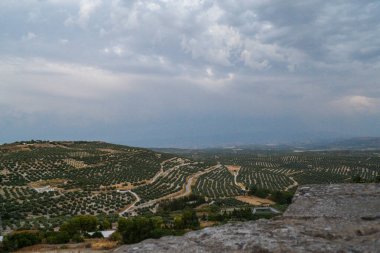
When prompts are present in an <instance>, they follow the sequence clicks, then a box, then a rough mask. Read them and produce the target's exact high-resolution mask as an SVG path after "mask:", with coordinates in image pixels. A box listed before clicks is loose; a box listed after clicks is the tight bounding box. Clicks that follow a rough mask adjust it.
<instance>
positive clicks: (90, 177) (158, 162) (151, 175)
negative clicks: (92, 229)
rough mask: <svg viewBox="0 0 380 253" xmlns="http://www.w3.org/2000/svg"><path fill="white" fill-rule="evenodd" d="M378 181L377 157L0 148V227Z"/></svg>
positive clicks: (79, 145)
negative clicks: (187, 200) (190, 198)
mask: <svg viewBox="0 0 380 253" xmlns="http://www.w3.org/2000/svg"><path fill="white" fill-rule="evenodd" d="M174 151H175V150H174ZM379 175H380V154H379V153H376V152H370V151H331V152H302V153H297V152H293V151H282V152H279V151H254V150H244V149H241V150H193V151H192V150H190V151H188V153H186V152H184V151H183V150H181V153H180V154H178V155H174V154H167V153H163V152H154V151H151V150H147V149H142V148H134V147H128V146H121V145H113V144H108V143H103V142H43V141H38V142H28V143H14V144H11V145H1V146H0V216H1V226H2V228H3V229H5V230H12V229H17V228H28V229H29V228H33V227H35V228H38V227H50V228H54V227H55V226H56V225H57V224H61V223H62V221H63V220H65V219H67V218H68V217H71V216H73V215H78V214H92V215H113V216H115V215H116V216H117V215H124V216H128V215H134V214H139V213H143V212H154V211H155V210H156V208H157V204H159V203H160V201H163V200H167V199H172V198H178V197H182V196H187V195H189V194H191V193H195V194H199V195H202V196H205V197H207V199H208V201H209V202H212V201H217V203H227V202H228V203H235V202H236V201H237V202H236V203H238V202H239V201H238V200H237V199H236V198H239V199H242V198H241V196H242V195H245V194H246V193H247V190H248V189H249V188H250V187H251V186H253V185H255V186H256V187H257V188H265V189H269V190H281V191H289V190H292V189H295V188H296V187H297V186H298V185H302V184H310V183H344V182H351V181H352V180H353V179H354V178H355V177H360V178H361V180H363V181H374V180H375V179H376V178H378V177H379ZM238 196H240V197H238ZM235 200H236V201H235Z"/></svg>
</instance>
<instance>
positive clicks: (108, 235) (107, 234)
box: [88, 230, 116, 238]
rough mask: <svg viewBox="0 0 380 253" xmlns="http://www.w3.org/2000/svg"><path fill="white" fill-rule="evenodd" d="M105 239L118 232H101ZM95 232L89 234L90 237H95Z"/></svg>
mask: <svg viewBox="0 0 380 253" xmlns="http://www.w3.org/2000/svg"><path fill="white" fill-rule="evenodd" d="M99 232H100V233H101V234H102V236H103V237H104V238H109V237H110V236H111V235H112V234H113V233H115V232H116V230H103V231H99ZM94 233H95V232H88V234H89V235H91V236H92V235H93V234H94Z"/></svg>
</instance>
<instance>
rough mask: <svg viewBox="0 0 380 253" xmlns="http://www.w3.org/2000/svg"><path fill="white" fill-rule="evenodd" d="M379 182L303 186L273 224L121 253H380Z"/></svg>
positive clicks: (240, 226) (146, 244)
mask: <svg viewBox="0 0 380 253" xmlns="http://www.w3.org/2000/svg"><path fill="white" fill-rule="evenodd" d="M379 249H380V184H340V185H308V186H303V187H299V189H298V190H297V192H296V195H295V198H294V200H293V204H292V205H290V207H289V208H288V210H287V211H286V212H285V213H284V215H283V216H281V217H279V218H277V219H273V220H258V221H252V222H244V223H233V224H227V225H223V226H219V227H211V228H206V229H203V230H199V231H194V232H190V233H187V234H186V235H184V236H181V237H173V236H169V237H164V238H161V239H158V240H153V239H149V240H145V241H143V242H141V243H138V244H134V245H124V246H122V247H120V248H119V249H117V250H116V252H117V253H122V252H155V253H159V252H181V253H185V252H199V253H201V252H218V253H220V252H263V253H264V252H268V253H269V252H379Z"/></svg>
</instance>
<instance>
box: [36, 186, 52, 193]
mask: <svg viewBox="0 0 380 253" xmlns="http://www.w3.org/2000/svg"><path fill="white" fill-rule="evenodd" d="M33 189H34V190H35V191H36V192H38V193H43V192H53V191H55V190H54V189H53V188H51V187H50V185H47V186H44V187H38V188H37V187H36V188H33Z"/></svg>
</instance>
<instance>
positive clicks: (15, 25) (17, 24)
mask: <svg viewBox="0 0 380 253" xmlns="http://www.w3.org/2000/svg"><path fill="white" fill-rule="evenodd" d="M379 13H380V1H366V0H360V1H356V0H355V1H354V0H353V1H349V0H341V1H339V0H335V1H313V0H308V1H294V0H291V1H290V0H289V1H286V0H285V1H284V0H278V1H274V0H273V1H270V0H268V1H266V0H252V1H251V0H244V1H236V0H220V1H208V0H183V1H180V0H152V1H149V0H146V1H132V0H128V1H127V0H1V1H0V142H12V141H17V140H29V139H50V140H67V139H70V140H75V139H76V140H104V141H109V142H114V143H121V144H127V145H138V146H149V147H151V146H155V147H158V146H161V147H163V146H178V147H196V146H213V145H222V144H248V143H277V142H287V141H307V140H316V139H323V138H336V137H351V136H380V15H379Z"/></svg>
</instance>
